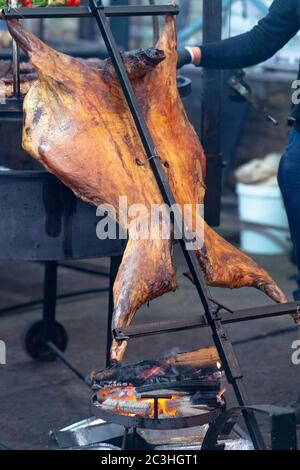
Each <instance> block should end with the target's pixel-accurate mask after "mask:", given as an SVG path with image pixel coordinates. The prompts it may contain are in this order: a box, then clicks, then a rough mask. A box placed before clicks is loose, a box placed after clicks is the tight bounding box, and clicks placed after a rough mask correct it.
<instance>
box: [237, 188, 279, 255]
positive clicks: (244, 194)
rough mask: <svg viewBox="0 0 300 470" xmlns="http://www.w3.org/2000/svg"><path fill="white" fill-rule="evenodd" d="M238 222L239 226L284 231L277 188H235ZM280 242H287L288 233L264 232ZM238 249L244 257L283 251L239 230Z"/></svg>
mask: <svg viewBox="0 0 300 470" xmlns="http://www.w3.org/2000/svg"><path fill="white" fill-rule="evenodd" d="M236 191H237V194H238V207H239V218H240V220H241V221H243V222H252V223H255V224H261V225H262V227H263V226H264V225H272V226H275V227H280V228H285V229H287V228H288V220H287V215H286V212H285V209H284V205H283V200H282V196H281V192H280V189H279V187H278V186H277V187H268V186H260V185H254V184H253V185H247V184H243V183H238V184H237V189H236ZM267 230H268V232H269V233H270V234H271V235H272V236H274V237H276V239H277V240H279V241H281V242H285V243H286V242H287V239H288V232H286V231H283V230H276V229H267ZM241 248H242V250H244V251H247V252H248V253H253V254H267V255H275V254H280V253H283V252H284V248H283V247H282V246H281V245H279V244H278V243H276V241H275V240H273V239H271V238H269V237H267V236H265V235H263V234H261V233H259V232H257V231H255V230H242V232H241Z"/></svg>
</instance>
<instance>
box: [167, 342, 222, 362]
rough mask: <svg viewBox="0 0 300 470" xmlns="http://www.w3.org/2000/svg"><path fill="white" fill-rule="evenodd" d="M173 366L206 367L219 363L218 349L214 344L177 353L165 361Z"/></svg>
mask: <svg viewBox="0 0 300 470" xmlns="http://www.w3.org/2000/svg"><path fill="white" fill-rule="evenodd" d="M166 362H167V363H168V364H170V365H175V366H192V367H208V366H214V365H216V364H217V362H219V363H221V361H220V358H219V354H218V351H217V349H216V347H215V346H210V347H208V348H201V349H196V350H194V351H190V352H183V353H178V354H176V355H175V356H173V357H170V358H168V359H167V361H166Z"/></svg>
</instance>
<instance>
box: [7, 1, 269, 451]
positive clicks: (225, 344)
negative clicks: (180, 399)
mask: <svg viewBox="0 0 300 470" xmlns="http://www.w3.org/2000/svg"><path fill="white" fill-rule="evenodd" d="M209 2H211V0H209ZM89 3H90V7H89V8H85V7H83V8H84V10H82V9H81V10H79V9H75V11H71V10H72V8H69V9H66V10H67V11H63V9H61V8H59V9H55V8H51V9H43V8H42V9H39V8H34V9H30V10H29V9H28V10H27V9H25V10H23V9H20V10H18V11H16V10H15V11H14V10H10V11H7V10H6V11H5V16H6V18H8V19H9V18H13V17H14V18H20V17H26V18H33V17H36V18H39V17H51V18H55V17H56V18H57V17H59V16H79V14H80V15H82V14H83V13H84V16H91V15H93V16H94V17H95V19H96V22H97V24H98V27H99V29H100V32H101V34H102V37H103V40H104V42H105V45H106V47H107V50H108V53H109V55H110V57H111V60H112V63H113V65H114V67H115V70H116V73H117V76H118V78H119V81H120V84H121V87H122V90H123V93H124V96H125V98H126V101H127V103H128V106H129V109H130V111H131V114H132V117H133V119H134V122H135V125H136V128H137V131H138V133H139V136H140V139H141V142H142V144H143V147H144V150H145V153H146V155H147V157H148V159H149V163H150V166H151V168H152V171H153V173H154V176H155V179H156V181H157V184H158V186H159V189H160V191H161V194H162V196H163V199H164V201H165V202H166V203H167V204H168V205H169V206H173V207H174V206H175V203H176V200H175V198H174V196H173V194H172V191H171V189H170V186H169V183H168V181H167V178H166V176H165V173H164V170H163V168H162V165H161V163H160V158H158V155H156V152H155V146H154V143H153V140H152V137H151V135H150V132H149V130H148V128H147V125H146V122H145V120H144V118H143V116H142V114H141V112H140V109H139V106H138V103H137V100H136V97H135V94H134V91H133V88H132V85H131V82H130V80H129V78H128V75H127V73H126V70H125V67H124V64H123V61H122V59H121V56H120V52H119V50H118V47H117V44H116V41H115V39H114V37H113V34H112V31H111V28H110V25H109V22H108V20H107V17H108V16H130V15H137V16H139V15H158V14H177V13H178V8H177V7H174V6H172V5H168V6H163V7H160V6H155V7H138V6H118V7H108V8H105V7H104V6H103V5H102V2H101V1H97V0H89ZM206 3H207V2H206ZM214 4H215V5H216V6H218V5H220V0H218V2H214ZM68 10H69V11H68ZM73 10H74V9H73ZM65 13H67V15H65ZM72 13H73V15H72ZM208 26H209V25H208ZM177 215H178V216H180V214H177ZM177 220H180V218H177V217H176V214H175V216H174V223H175V225H176V224H177ZM189 235H190V234H186V238H185V237H184V238H182V239H181V240H180V245H181V249H182V251H183V254H184V256H185V259H186V262H187V265H188V267H189V269H190V272H191V274H192V276H193V279H194V282H195V286H196V289H197V292H198V294H199V298H200V301H201V303H202V305H203V308H204V321H205V323H206V324H207V326H209V327H210V328H211V331H212V338H213V340H214V343H215V345H216V348H217V350H218V353H219V356H220V359H221V361H222V365H223V367H224V370H225V373H226V376H227V380H228V382H229V383H230V384H231V385H232V387H233V390H234V393H235V395H236V398H237V402H238V404H239V406H240V407H242V413H243V417H244V420H245V423H246V426H247V428H248V432H249V434H250V436H251V439H252V441H253V444H254V447H255V448H256V449H264V448H265V444H264V441H263V438H262V435H261V432H260V429H259V427H258V425H257V421H256V418H255V416H254V410H253V409H252V408H249V407H248V405H249V403H250V402H249V398H248V395H247V392H246V389H245V385H244V382H243V374H242V372H241V369H240V367H239V363H238V360H237V357H236V355H235V352H234V350H233V347H232V344H231V341H230V339H229V336H228V334H227V331H226V329H225V327H224V325H223V322H222V317H221V316H220V315H219V310H220V308H219V307H218V306H217V305H216V303H214V302H212V301H211V299H210V298H209V295H208V291H207V286H206V284H205V282H204V279H203V274H202V271H201V268H200V266H199V263H198V260H197V257H196V253H195V252H194V251H188V250H187V249H186V241H188V240H189V239H191V237H189Z"/></svg>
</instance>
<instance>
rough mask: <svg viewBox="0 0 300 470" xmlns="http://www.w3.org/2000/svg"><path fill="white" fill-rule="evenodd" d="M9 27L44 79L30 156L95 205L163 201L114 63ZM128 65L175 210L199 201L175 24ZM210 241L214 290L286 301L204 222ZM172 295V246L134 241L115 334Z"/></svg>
mask: <svg viewBox="0 0 300 470" xmlns="http://www.w3.org/2000/svg"><path fill="white" fill-rule="evenodd" d="M9 29H10V31H11V33H12V35H13V36H14V38H15V39H16V41H17V42H18V43H19V44H20V45H21V47H22V48H23V49H24V50H25V51H26V52H27V53H28V55H29V57H30V59H31V62H32V64H33V65H34V67H35V69H36V71H37V73H38V77H39V80H38V81H37V82H36V83H34V84H33V85H32V86H31V88H30V90H29V92H28V94H27V96H26V98H25V102H24V111H25V121H24V129H23V146H24V148H25V150H27V152H28V153H30V154H31V155H32V156H33V157H34V158H36V159H37V160H39V161H40V163H42V164H43V165H44V166H45V167H46V168H47V169H48V170H49V171H51V172H52V173H54V174H55V175H56V176H58V177H59V178H60V179H61V180H62V181H63V182H64V183H65V184H66V185H67V186H69V187H70V188H71V189H72V190H73V191H74V193H75V194H77V195H78V196H79V197H81V198H82V199H84V200H87V201H89V202H91V203H93V204H95V205H98V204H100V203H103V202H105V203H109V204H112V205H113V206H114V207H116V208H117V207H118V199H119V196H124V195H126V196H127V198H128V206H129V205H130V204H133V203H142V204H144V205H145V206H146V207H147V208H150V206H151V204H160V203H162V202H163V201H162V197H161V194H160V192H159V190H158V187H157V184H156V182H155V179H154V177H153V174H152V171H151V168H150V166H149V162H148V161H147V158H146V155H145V153H144V149H143V147H142V145H141V143H140V139H139V136H138V133H137V131H136V128H135V125H134V122H133V120H132V117H131V114H130V112H129V109H128V106H127V104H126V102H125V99H124V97H123V94H122V92H121V89H120V85H119V83H118V81H117V79H116V77H115V73H114V70H113V68H112V66H111V63H110V61H104V62H103V64H102V66H101V69H100V71H99V70H98V71H97V70H94V69H92V68H89V67H87V66H86V65H84V64H83V63H82V62H80V61H78V60H76V59H73V58H71V57H68V56H66V55H63V54H60V53H58V52H56V51H54V50H52V49H50V48H48V47H47V46H46V45H45V44H43V43H42V42H41V41H39V40H38V39H37V38H36V37H34V36H33V35H32V34H30V33H29V32H28V31H26V30H25V29H24V28H23V27H22V26H21V25H20V24H19V23H17V22H14V21H12V22H10V23H9ZM162 51H163V52H162ZM164 57H165V59H164ZM123 59H124V63H125V65H126V68H127V71H128V73H129V76H130V79H131V81H132V84H133V87H134V90H135V92H136V95H137V99H138V102H139V105H140V107H141V110H142V113H143V115H144V117H145V119H146V122H147V125H148V127H149V129H150V132H151V134H152V137H153V140H154V143H155V146H156V151H157V154H158V155H160V157H161V159H162V163H163V164H164V167H165V173H166V176H167V178H168V181H169V183H170V186H171V188H172V191H173V193H174V196H175V199H176V201H177V203H178V204H179V205H180V206H182V205H183V204H194V205H195V204H197V203H201V202H202V201H203V199H204V193H205V186H204V183H203V174H204V172H205V157H204V153H203V149H202V147H201V144H200V142H199V139H198V137H197V135H196V133H195V131H194V129H193V127H192V126H191V124H190V123H189V121H188V119H187V116H186V114H185V111H184V109H183V106H182V103H181V100H180V97H179V95H178V92H177V87H176V62H177V52H176V31H175V23H174V19H173V18H172V17H167V18H166V26H165V29H164V31H163V33H162V35H161V37H160V40H159V42H158V44H157V49H156V50H155V49H150V50H147V53H146V52H142V51H140V52H139V53H136V54H128V55H124V57H123ZM163 59H164V60H163ZM194 215H195V214H193V216H194ZM193 220H194V219H193ZM125 228H127V227H125ZM189 228H191V229H194V223H193V224H192V226H191V227H189ZM204 234H205V237H204V246H203V248H202V250H200V251H198V252H197V255H198V259H199V263H200V265H201V267H202V269H203V272H204V275H205V277H206V280H207V282H208V283H209V284H210V285H216V286H226V287H243V286H253V287H256V288H258V289H261V290H262V291H264V292H265V293H266V294H267V295H268V296H269V297H271V298H272V299H273V300H274V301H276V302H285V301H286V297H285V296H284V294H283V293H282V291H281V290H280V289H279V287H278V286H277V285H276V284H275V282H274V281H273V280H272V278H271V277H270V276H269V275H268V274H267V273H266V272H265V271H264V270H263V269H262V268H260V267H259V266H257V264H255V263H254V261H252V260H251V259H250V258H249V257H248V256H246V255H245V254H243V253H241V252H240V251H239V250H237V249H235V248H234V247H232V246H231V245H230V244H229V243H227V242H226V241H225V240H223V239H222V238H221V237H220V236H219V235H217V234H216V233H215V232H214V231H213V230H212V229H210V228H209V227H208V226H207V225H205V227H204ZM175 288H176V276H175V270H174V267H173V262H172V242H171V241H170V240H138V241H135V240H133V239H129V241H128V244H127V247H126V250H125V254H124V257H123V260H122V264H121V266H120V269H119V272H118V276H117V279H116V282H115V285H114V304H115V312H114V319H113V325H112V327H113V328H115V327H124V326H125V325H126V326H127V325H129V324H130V323H131V321H132V319H133V317H134V315H135V313H136V311H137V309H138V308H139V307H140V306H141V305H142V304H144V303H146V302H147V301H149V300H151V299H154V298H155V297H158V296H160V295H162V294H164V293H165V292H168V291H170V290H175ZM125 349H126V342H116V341H114V343H113V346H112V350H111V359H112V361H121V360H122V358H123V355H124V351H125Z"/></svg>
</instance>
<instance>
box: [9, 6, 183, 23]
mask: <svg viewBox="0 0 300 470" xmlns="http://www.w3.org/2000/svg"><path fill="white" fill-rule="evenodd" d="M96 8H98V7H96ZM99 8H104V11H105V15H106V16H107V17H118V16H150V15H151V16H158V15H166V14H168V15H177V14H178V13H179V8H178V6H175V5H153V6H150V5H149V6H147V5H144V6H143V5H142V6H138V5H137V6H135V5H128V6H127V5H126V6H125V5H116V6H107V7H102V6H101V7H99ZM3 15H4V17H5V19H7V20H11V19H28V18H91V17H93V16H94V14H93V12H92V10H91V8H90V7H88V6H80V7H49V8H47V7H46V8H45V7H36V8H4V10H3Z"/></svg>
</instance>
